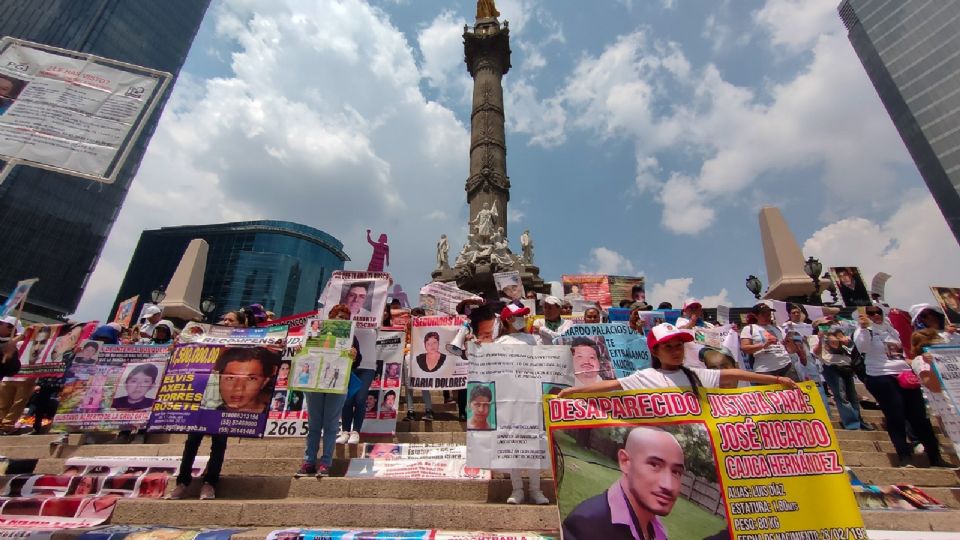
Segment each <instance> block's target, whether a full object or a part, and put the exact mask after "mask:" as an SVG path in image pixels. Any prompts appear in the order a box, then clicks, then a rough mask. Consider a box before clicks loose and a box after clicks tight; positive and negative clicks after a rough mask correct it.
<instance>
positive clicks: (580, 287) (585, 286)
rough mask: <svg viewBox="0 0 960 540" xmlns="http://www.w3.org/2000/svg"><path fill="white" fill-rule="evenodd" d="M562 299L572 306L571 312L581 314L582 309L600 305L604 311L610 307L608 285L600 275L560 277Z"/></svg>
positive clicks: (604, 277) (605, 278)
mask: <svg viewBox="0 0 960 540" xmlns="http://www.w3.org/2000/svg"><path fill="white" fill-rule="evenodd" d="M561 281H562V282H563V299H564V300H566V301H567V302H570V304H571V305H573V311H574V312H576V313H583V311H584V309H586V308H588V307H590V306H592V305H594V304H600V306H602V307H603V308H604V309H606V308H609V307H610V284H609V283H608V282H607V276H605V275H602V274H573V275H563V276H561Z"/></svg>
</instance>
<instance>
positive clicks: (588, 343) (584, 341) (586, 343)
mask: <svg viewBox="0 0 960 540" xmlns="http://www.w3.org/2000/svg"><path fill="white" fill-rule="evenodd" d="M574 347H590V348H591V349H593V352H595V353H597V360H600V347H599V346H598V345H597V342H596V341H594V340H592V339H590V338H588V337H578V338H574V340H573V342H572V343H570V350H571V351H573V349H574Z"/></svg>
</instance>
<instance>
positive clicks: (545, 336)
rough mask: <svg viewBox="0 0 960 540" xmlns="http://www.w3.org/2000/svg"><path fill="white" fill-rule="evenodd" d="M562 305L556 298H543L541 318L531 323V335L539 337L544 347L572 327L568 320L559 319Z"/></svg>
mask: <svg viewBox="0 0 960 540" xmlns="http://www.w3.org/2000/svg"><path fill="white" fill-rule="evenodd" d="M563 304H564V303H563V301H562V300H560V299H559V298H557V297H556V296H545V297H544V298H543V302H542V306H543V318H542V319H537V320H536V321H534V322H533V330H532V333H533V334H534V335H538V336H540V339H541V340H542V341H543V344H544V345H552V344H553V343H554V340H556V339H558V338H559V337H560V336H562V335H563V333H564V332H565V331H566V330H567V329H568V328H570V326H571V325H572V323H571V322H570V321H569V320H563V318H561V315H562V313H563Z"/></svg>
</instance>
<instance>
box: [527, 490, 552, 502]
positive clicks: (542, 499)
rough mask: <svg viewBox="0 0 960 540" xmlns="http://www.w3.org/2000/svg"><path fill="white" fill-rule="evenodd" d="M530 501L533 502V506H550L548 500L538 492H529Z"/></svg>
mask: <svg viewBox="0 0 960 540" xmlns="http://www.w3.org/2000/svg"><path fill="white" fill-rule="evenodd" d="M530 500H531V501H533V504H550V499H548V498H547V496H546V495H544V494H543V492H542V491H540V490H537V491H531V492H530Z"/></svg>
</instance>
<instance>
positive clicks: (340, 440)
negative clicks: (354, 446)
mask: <svg viewBox="0 0 960 540" xmlns="http://www.w3.org/2000/svg"><path fill="white" fill-rule="evenodd" d="M349 439H350V432H349V431H341V432H340V434H339V435H337V444H347V440H349Z"/></svg>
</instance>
